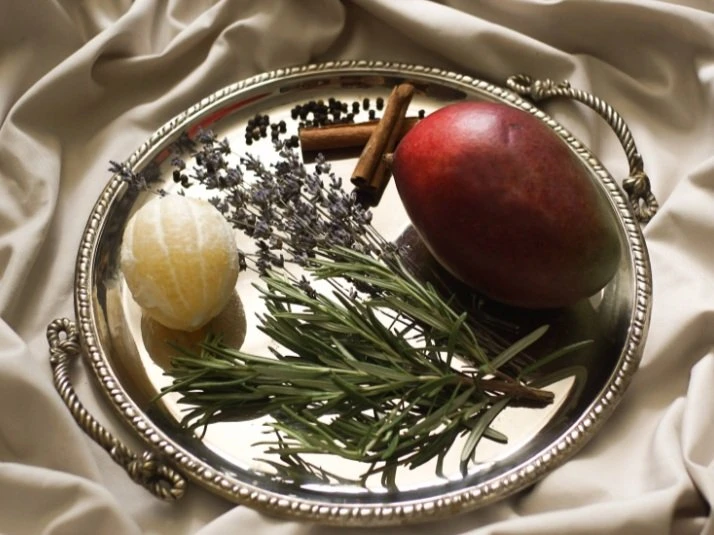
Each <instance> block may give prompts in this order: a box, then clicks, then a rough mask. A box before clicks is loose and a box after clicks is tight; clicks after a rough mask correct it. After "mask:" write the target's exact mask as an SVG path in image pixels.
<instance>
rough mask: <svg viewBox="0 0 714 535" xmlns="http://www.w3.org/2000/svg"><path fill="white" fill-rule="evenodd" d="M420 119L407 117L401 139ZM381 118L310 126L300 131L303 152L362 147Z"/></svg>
mask: <svg viewBox="0 0 714 535" xmlns="http://www.w3.org/2000/svg"><path fill="white" fill-rule="evenodd" d="M418 121H419V118H418V117H406V118H405V120H404V123H403V125H402V129H401V131H400V133H399V139H401V138H402V137H403V136H404V134H406V133H407V132H408V131H409V130H411V128H412V127H413V126H414V125H415V124H416V123H417V122H418ZM378 123H379V120H377V119H375V120H373V121H366V122H362V123H350V124H330V125H324V126H309V127H304V128H301V129H300V130H299V131H298V137H299V138H300V148H301V149H302V151H303V152H322V151H328V150H335V149H351V148H362V147H364V146H365V144H366V143H367V140H369V138H370V136H371V135H372V133H373V132H374V129H375V128H376V127H377V124H378Z"/></svg>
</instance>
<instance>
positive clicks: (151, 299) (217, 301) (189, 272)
mask: <svg viewBox="0 0 714 535" xmlns="http://www.w3.org/2000/svg"><path fill="white" fill-rule="evenodd" d="M119 261H120V266H121V270H122V273H123V274H124V278H125V280H126V284H127V286H128V287H129V291H131V294H132V296H133V297H134V300H135V301H136V303H137V304H138V305H139V306H140V307H141V308H142V309H143V312H144V313H145V314H146V315H148V316H149V317H151V318H152V319H154V320H156V321H158V322H159V323H161V324H162V325H164V326H165V327H168V328H170V329H177V330H182V331H195V330H196V329H199V328H201V327H202V326H203V325H205V324H206V323H208V322H209V321H210V320H211V319H212V318H213V317H215V316H216V315H217V314H218V313H219V312H221V310H223V308H224V307H225V306H226V304H227V303H228V301H229V300H230V299H231V296H232V294H233V292H234V287H235V284H236V280H237V278H238V250H237V248H236V244H235V238H234V236H233V229H232V228H231V226H230V224H229V223H228V222H227V221H226V220H225V218H224V217H223V216H222V215H221V213H220V212H219V211H218V210H217V209H216V208H215V207H214V206H213V205H211V204H210V203H208V202H207V201H203V200H200V199H194V198H189V197H184V196H181V195H167V196H165V197H158V198H156V199H153V200H151V201H150V202H148V203H147V204H145V205H144V206H142V207H141V208H140V209H139V210H137V212H136V213H135V214H134V215H133V216H132V217H131V219H130V220H129V222H128V223H127V226H126V228H125V229H124V236H123V241H122V246H121V252H120V260H119Z"/></svg>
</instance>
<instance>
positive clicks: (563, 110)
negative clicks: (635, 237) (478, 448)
mask: <svg viewBox="0 0 714 535" xmlns="http://www.w3.org/2000/svg"><path fill="white" fill-rule="evenodd" d="M331 59H380V60H393V61H404V62H411V63H420V64H426V65H431V66H436V67H441V68H446V69H451V70H457V71H460V72H464V73H467V74H470V75H472V76H476V77H479V78H483V79H486V80H489V81H492V82H494V83H499V84H503V83H504V81H505V79H506V78H507V77H508V76H509V75H511V74H514V73H519V72H527V73H531V74H532V75H534V76H536V77H539V78H546V77H547V78H552V79H555V80H561V79H568V80H570V82H571V83H572V84H573V85H574V86H576V87H579V88H582V89H585V90H589V91H591V92H593V93H594V94H596V95H598V96H599V97H601V98H603V99H605V100H606V101H608V102H609V103H610V104H612V105H613V106H614V107H615V108H616V109H618V110H619V111H620V113H621V114H622V115H623V117H624V118H625V119H626V121H627V123H628V124H629V125H630V127H631V130H632V133H633V135H634V137H635V140H636V142H637V144H638V147H639V149H640V152H641V153H642V155H643V158H644V160H645V168H646V170H647V172H648V173H649V176H650V178H651V180H652V188H653V190H654V192H655V194H656V196H657V198H658V200H659V201H660V203H661V209H660V211H659V213H658V214H657V215H656V217H655V218H654V219H653V220H652V221H651V222H650V223H649V224H648V225H647V227H646V229H645V237H646V240H647V243H648V247H649V251H650V255H651V261H652V270H653V277H654V301H653V313H652V321H651V329H650V333H649V338H648V341H647V346H646V350H645V355H644V358H643V361H642V365H641V368H640V370H639V371H638V372H637V374H636V376H635V379H634V381H633V383H632V385H631V387H630V389H629V390H628V392H627V394H626V396H625V399H624V400H623V402H622V403H621V405H620V406H619V407H618V408H617V410H616V412H615V414H614V415H613V416H612V418H611V419H610V420H608V422H607V424H606V425H605V426H604V427H603V428H602V430H601V431H600V432H599V433H598V434H597V436H596V437H595V438H594V439H593V440H592V441H591V442H589V443H588V445H587V446H586V447H585V448H584V449H583V450H581V451H580V452H579V453H578V454H577V455H576V456H575V457H574V458H573V459H572V460H570V461H569V462H567V463H566V464H564V465H563V466H562V467H560V468H558V469H556V470H555V471H553V472H552V473H550V474H549V475H548V476H547V477H545V478H544V479H543V480H541V481H540V482H538V483H537V484H536V485H535V486H534V487H533V488H531V489H529V490H528V491H526V492H522V493H519V494H517V495H515V496H513V497H511V498H509V499H506V500H503V501H500V502H498V503H496V504H494V505H492V506H488V507H486V508H483V509H480V510H477V511H474V512H471V513H467V514H464V515H460V516H457V517H454V518H449V519H445V520H443V521H440V522H439V523H438V524H437V525H434V524H424V525H418V526H414V527H408V528H407V527H405V528H376V529H372V530H371V531H370V532H371V533H374V534H382V533H384V534H387V533H389V534H400V533H403V534H407V533H410V534H412V533H425V534H426V533H430V534H431V533H443V534H453V535H456V534H479V535H483V534H493V535H495V534H499V535H502V534H516V533H518V534H533V535H535V534H543V535H545V534H554V533H563V534H565V533H567V534H582V535H585V534H594V533H614V534H623V535H625V534H627V535H633V534H643V535H644V534H647V535H652V534H667V533H675V534H685V535H689V534H692V535H693V534H696V533H714V525H713V523H712V520H711V510H710V504H711V503H712V500H713V499H714V447H713V445H714V425H712V417H711V414H712V409H713V408H714V389H712V382H713V381H714V351H713V349H712V348H713V343H714V334H713V333H714V329H712V321H714V313H713V309H714V268H713V266H714V246H713V245H714V242H713V238H712V236H713V235H714V4H712V3H711V2H710V1H709V0H698V1H697V0H688V1H679V2H675V1H656V0H616V1H614V0H613V1H596V0H537V1H536V0H529V1H527V0H503V1H501V0H482V1H479V2H473V1H470V0H448V1H443V2H436V1H428V0H409V1H399V2H397V1H390V0H351V1H348V0H345V1H336V0H308V1H305V2H291V1H288V0H269V1H257V0H244V1H238V2H229V1H227V0H224V1H209V0H200V1H189V0H164V1H158V0H136V1H134V2H131V1H129V0H105V1H103V2H98V1H95V2H91V1H86V2H75V1H73V0H53V1H40V0H8V1H5V2H3V3H2V7H0V277H1V279H0V318H1V319H0V532H2V533H8V534H48V535H49V534H52V535H55V534H63V533H67V534H69V533H72V534H77V533H79V534H81V533H94V534H104V533H106V534H134V533H137V534H138V533H157V534H162V533H172V534H176V535H180V534H194V533H197V534H200V535H217V534H225V533H252V534H253V535H260V534H268V533H270V534H271V535H274V534H284V535H307V534H310V535H331V534H333V533H334V534H337V533H357V532H358V531H357V530H351V529H338V528H331V527H322V526H316V525H313V524H310V523H297V522H289V521H284V520H276V519H272V518H269V517H266V516H264V515H262V514H260V513H258V512H255V511H253V510H251V509H249V508H246V507H237V506H235V505H233V504H231V503H228V502H226V501H224V500H222V499H220V498H218V497H215V496H213V495H212V494H210V493H208V492H206V491H204V490H201V489H200V488H197V487H194V486H192V487H191V489H190V491H189V492H188V494H187V496H186V497H185V498H184V499H183V501H182V502H181V503H180V504H173V505H172V504H166V503H162V502H160V501H158V500H156V499H155V498H153V497H152V496H151V495H149V494H148V493H147V492H145V491H144V490H142V489H141V488H140V487H137V486H136V485H135V484H134V483H132V482H131V481H130V480H129V478H128V477H127V476H126V474H125V473H124V472H123V471H122V469H121V468H119V467H118V466H117V465H115V464H114V463H113V462H112V461H111V459H110V458H109V457H108V455H107V454H106V453H105V452H104V451H103V450H102V449H101V448H99V447H98V446H96V445H95V444H94V443H92V442H91V441H90V440H89V439H88V438H87V437H86V436H85V435H84V434H83V433H82V432H81V431H80V430H79V428H78V427H77V425H76V424H75V423H74V421H73V419H72V418H71V416H70V414H69V412H68V411H67V409H66V408H65V407H64V405H63V404H62V402H61V400H60V398H59V397H58V395H57V394H56V393H55V391H54V389H53V387H52V383H51V374H50V367H49V363H48V347H47V341H46V338H45V329H46V326H47V324H48V322H49V321H51V320H52V319H54V318H56V317H62V316H69V317H73V275H74V261H75V256H76V253H77V247H78V244H79V240H80V238H81V236H82V231H83V228H84V225H85V222H86V217H87V216H88V214H89V211H90V209H91V207H92V206H93V204H94V202H95V200H96V199H97V197H98V196H99V194H100V192H101V190H102V188H103V187H104V185H105V184H106V182H107V181H108V179H109V178H110V173H109V172H108V170H107V168H108V162H109V161H110V160H115V161H121V160H123V159H124V158H126V157H127V156H128V155H129V154H131V152H133V151H134V150H135V149H136V148H137V147H138V146H139V145H140V144H141V143H143V142H144V140H146V139H147V138H148V137H149V135H150V134H151V133H152V132H153V131H154V130H156V129H157V128H158V127H159V126H161V125H162V124H163V123H164V122H165V121H167V120H168V119H170V118H171V117H172V116H174V115H175V114H177V113H178V112H180V111H182V110H183V109H185V108H187V107H188V106H190V105H191V104H193V103H195V102H196V101H198V100H200V99H201V98H202V97H204V96H206V95H208V94H210V93H212V92H213V91H215V90H217V89H219V88H221V87H223V86H225V85H227V84H229V83H232V82H235V81H237V80H240V79H242V78H245V77H248V76H250V75H253V74H257V73H260V72H263V71H268V70H272V69H276V68H279V67H285V66H291V65H298V64H305V63H310V62H319V61H324V60H331ZM547 110H548V111H549V112H550V113H552V114H553V116H555V117H556V119H558V120H560V121H561V122H563V124H566V125H567V126H568V127H569V128H570V129H571V130H572V132H573V133H574V134H575V135H576V136H577V137H578V138H579V139H580V140H581V141H583V142H584V143H585V144H587V145H588V146H589V147H590V148H591V149H592V150H593V152H594V153H595V154H597V155H598V156H599V158H600V159H601V161H602V162H603V163H604V164H605V165H606V166H607V167H608V168H609V169H610V170H611V171H612V173H613V174H614V175H615V176H617V177H624V176H626V174H627V165H626V161H625V158H624V155H623V152H622V149H621V147H620V146H619V143H618V141H617V139H616V138H615V136H614V135H613V134H612V132H611V131H610V129H609V127H608V126H607V125H606V124H605V123H604V122H603V121H602V120H601V119H600V118H599V117H598V116H597V115H595V114H594V113H592V112H590V111H589V110H587V109H586V108H584V107H582V106H579V105H577V104H573V103H568V102H555V103H552V104H548V105H547ZM73 382H74V383H75V384H76V387H77V390H78V393H79V395H80V398H81V399H82V400H83V402H84V403H85V404H86V405H87V407H88V408H89V410H90V411H91V412H92V413H93V414H95V415H96V416H97V417H98V418H99V420H100V421H102V422H104V423H106V424H107V425H108V427H109V428H110V429H111V430H112V431H113V432H114V433H116V434H117V435H118V436H119V437H120V438H121V439H122V440H124V441H125V442H126V443H127V444H129V445H131V446H133V447H137V448H139V446H140V444H139V443H138V441H137V439H136V438H135V437H134V436H132V434H131V433H130V432H129V431H128V430H127V429H126V427H125V426H123V425H122V424H121V423H120V422H119V421H118V420H117V418H116V417H115V416H114V414H113V413H112V411H111V410H110V409H109V408H108V406H107V404H106V403H105V402H104V399H103V398H102V393H101V392H99V391H98V390H97V389H96V387H95V383H94V381H93V379H92V378H91V377H90V376H89V373H88V372H87V371H86V370H84V369H83V367H82V366H81V365H79V366H76V367H75V368H74V371H73Z"/></svg>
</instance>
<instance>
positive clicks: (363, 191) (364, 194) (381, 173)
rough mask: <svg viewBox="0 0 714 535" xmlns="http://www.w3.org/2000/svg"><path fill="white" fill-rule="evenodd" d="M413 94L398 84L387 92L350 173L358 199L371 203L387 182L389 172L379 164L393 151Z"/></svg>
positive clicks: (387, 168) (374, 201)
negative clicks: (383, 103) (383, 104)
mask: <svg viewBox="0 0 714 535" xmlns="http://www.w3.org/2000/svg"><path fill="white" fill-rule="evenodd" d="M413 96H414V86H413V85H411V84H407V83H404V84H400V85H398V86H396V87H395V88H394V89H393V90H392V93H391V94H390V95H389V100H387V105H386V106H385V108H384V115H383V116H382V118H381V119H380V120H379V122H378V123H377V126H375V128H374V131H373V132H372V135H371V136H370V137H369V139H368V140H367V143H366V144H365V146H364V149H362V154H361V155H360V157H359V160H357V165H356V166H355V170H354V172H353V173H352V183H353V184H354V185H355V186H356V188H357V194H358V196H359V197H360V199H361V200H362V201H363V202H365V203H366V204H369V205H370V206H375V205H376V204H377V203H378V202H379V198H380V197H381V194H382V192H383V191H384V188H385V187H386V185H387V182H388V181H389V177H390V176H391V171H390V170H389V167H388V166H387V165H384V163H383V157H384V155H385V154H387V153H391V152H393V151H394V147H396V145H397V142H398V141H399V137H400V134H401V130H402V127H403V124H404V116H405V114H406V112H407V108H408V107H409V103H410V102H411V99H412V97H413Z"/></svg>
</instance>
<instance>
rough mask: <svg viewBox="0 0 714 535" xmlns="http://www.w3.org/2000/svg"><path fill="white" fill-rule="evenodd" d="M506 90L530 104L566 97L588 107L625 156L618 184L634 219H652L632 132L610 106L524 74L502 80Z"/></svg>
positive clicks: (647, 183) (647, 185) (650, 199)
mask: <svg viewBox="0 0 714 535" xmlns="http://www.w3.org/2000/svg"><path fill="white" fill-rule="evenodd" d="M506 87H508V89H510V90H511V91H513V92H515V93H517V94H519V95H520V96H522V97H526V98H529V99H531V100H532V101H533V102H539V101H541V100H546V99H549V98H552V97H566V98H570V99H573V100H576V101H578V102H581V103H583V104H585V105H586V106H588V107H589V108H592V109H593V110H595V112H597V113H598V115H600V116H601V117H602V118H603V119H605V121H606V122H607V124H608V125H610V127H611V128H612V129H613V131H614V132H615V135H617V138H618V139H619V140H620V143H621V144H622V148H623V149H625V154H626V155H627V162H628V163H629V166H630V176H629V177H627V178H625V179H624V180H623V181H622V188H623V189H624V190H625V192H626V193H627V196H628V198H629V200H630V204H631V205H632V209H633V211H634V213H635V216H636V217H637V219H638V221H640V222H641V223H642V224H645V223H647V222H648V221H649V220H650V219H652V217H653V216H654V215H655V213H656V212H657V209H658V208H659V205H658V203H657V199H655V196H654V194H653V193H652V189H651V186H650V179H649V177H648V176H647V174H646V173H645V171H644V164H643V162H642V156H641V155H640V153H639V152H638V150H637V146H636V145H635V141H634V139H633V138H632V133H631V132H630V129H629V128H628V126H627V124H626V123H625V121H624V119H623V118H622V116H621V115H620V114H619V113H618V112H617V111H616V110H615V109H614V108H613V107H612V106H611V105H610V104H608V103H607V102H605V101H604V100H602V99H600V98H598V97H596V96H595V95H593V94H591V93H588V92H587V91H582V90H580V89H575V88H573V87H572V86H571V85H570V83H569V82H568V81H562V82H555V81H553V80H549V79H543V80H536V79H533V78H532V77H530V76H528V75H527V74H516V75H514V76H511V77H510V78H508V80H507V81H506Z"/></svg>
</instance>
